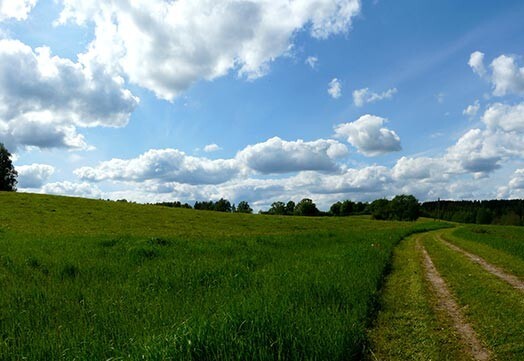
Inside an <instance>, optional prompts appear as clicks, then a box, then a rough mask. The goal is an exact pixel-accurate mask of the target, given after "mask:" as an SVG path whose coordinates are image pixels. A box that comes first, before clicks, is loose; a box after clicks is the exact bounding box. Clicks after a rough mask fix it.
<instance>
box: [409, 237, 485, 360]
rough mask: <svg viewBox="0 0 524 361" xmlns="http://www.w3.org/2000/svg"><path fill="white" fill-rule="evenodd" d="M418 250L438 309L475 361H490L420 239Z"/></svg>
mask: <svg viewBox="0 0 524 361" xmlns="http://www.w3.org/2000/svg"><path fill="white" fill-rule="evenodd" d="M417 248H419V249H420V250H421V252H422V254H423V256H424V268H425V272H426V277H427V279H428V280H429V282H430V283H431V285H432V287H433V289H434V290H435V293H436V295H437V298H438V307H439V309H441V310H442V311H444V312H446V313H447V314H448V315H449V317H450V318H451V320H452V321H453V324H454V326H455V329H456V330H457V332H458V334H459V336H460V337H461V339H462V342H463V343H464V344H465V345H466V346H467V351H468V352H469V354H470V355H471V357H472V359H473V360H479V361H480V360H489V359H490V353H489V351H488V350H487V349H486V348H485V347H484V346H482V344H481V342H480V341H479V339H478V337H477V334H476V332H475V330H473V328H472V327H471V325H470V324H469V323H467V322H466V319H465V317H464V315H462V312H461V311H460V307H459V305H458V304H457V302H456V301H455V299H454V298H453V296H452V294H451V292H450V290H449V288H448V286H447V285H446V282H445V281H444V279H443V278H442V277H441V276H440V274H439V273H438V271H437V269H436V268H435V265H434V264H433V261H432V260H431V257H430V256H429V254H428V252H427V251H426V249H425V248H424V246H422V244H421V243H420V239H418V240H417Z"/></svg>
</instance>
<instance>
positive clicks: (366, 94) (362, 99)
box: [353, 88, 397, 107]
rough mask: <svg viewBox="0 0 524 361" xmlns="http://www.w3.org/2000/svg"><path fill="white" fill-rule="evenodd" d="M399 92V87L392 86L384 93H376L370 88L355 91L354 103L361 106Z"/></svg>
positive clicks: (388, 97)
mask: <svg viewBox="0 0 524 361" xmlns="http://www.w3.org/2000/svg"><path fill="white" fill-rule="evenodd" d="M396 93H397V88H391V89H388V90H386V91H385V92H382V93H374V92H372V91H370V90H369V89H368V88H363V89H358V90H355V91H353V103H355V105H356V106H357V107H361V106H363V105H364V104H366V103H374V102H376V101H379V100H383V99H391V98H392V97H393V95H395V94H396Z"/></svg>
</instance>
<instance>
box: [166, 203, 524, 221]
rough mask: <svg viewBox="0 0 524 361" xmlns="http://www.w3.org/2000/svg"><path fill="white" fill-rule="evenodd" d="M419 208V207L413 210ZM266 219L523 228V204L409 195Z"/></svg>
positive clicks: (292, 210)
mask: <svg viewBox="0 0 524 361" xmlns="http://www.w3.org/2000/svg"><path fill="white" fill-rule="evenodd" d="M157 205H162V206H167V207H176V208H179V207H180V208H194V209H200V210H214V211H221V212H237V213H252V212H253V210H252V209H251V207H250V206H249V204H248V203H247V202H245V201H244V202H240V203H239V204H238V205H236V206H235V204H231V203H230V202H229V201H228V200H226V199H220V200H219V201H216V202H212V201H209V202H196V203H195V205H194V206H193V207H192V206H191V205H189V204H187V203H181V202H164V203H157ZM417 205H419V206H417ZM260 213H261V214H267V215H302V216H304V215H305V216H338V217H343V216H350V215H363V214H369V215H371V216H372V217H373V218H375V219H391V220H414V219H417V218H418V216H419V215H420V216H422V217H428V218H434V219H442V220H446V221H453V222H459V223H476V224H500V225H513V226H523V225H524V200H522V199H516V200H487V201H444V200H443V201H432V202H424V203H418V201H417V200H416V198H415V197H413V196H411V195H401V196H396V197H395V198H393V200H391V201H388V200H386V199H377V200H375V201H373V202H370V203H367V202H353V201H350V200H345V201H341V202H336V203H334V204H333V205H332V206H331V207H330V209H329V211H327V212H322V211H319V210H318V209H317V207H316V205H315V203H314V202H313V201H312V200H310V199H307V198H306V199H303V200H302V201H300V202H298V204H295V203H294V202H293V201H289V202H287V203H285V202H274V203H273V204H272V205H271V207H270V208H269V209H268V210H266V211H260Z"/></svg>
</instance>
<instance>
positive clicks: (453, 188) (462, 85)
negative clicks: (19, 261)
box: [0, 0, 524, 209]
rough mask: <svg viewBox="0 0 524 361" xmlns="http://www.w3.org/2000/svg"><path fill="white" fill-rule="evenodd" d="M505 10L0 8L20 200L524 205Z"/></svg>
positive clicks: (318, 2) (344, 0)
mask: <svg viewBox="0 0 524 361" xmlns="http://www.w3.org/2000/svg"><path fill="white" fill-rule="evenodd" d="M522 18H524V4H523V3H522V2H521V1H504V2H493V1H475V2H473V1H460V2H458V1H452V0H450V1H439V2H429V1H424V2H421V1H415V0H411V1H395V2H392V1H376V0H375V1H364V0H363V1H359V0H295V1H284V0H281V1H276V0H275V1H265V0H258V1H257V0H221V1H209V0H191V1H190V0H177V1H174V2H172V1H162V0H158V1H145V0H143V1H132V2H131V1H124V0H111V1H103V2H101V1H98V0H82V1H80V0H59V1H52V0H51V1H47V0H0V101H1V102H0V104H1V103H3V106H2V105H0V141H1V142H4V143H5V144H6V145H7V146H8V148H9V149H10V150H11V151H12V152H13V153H14V154H15V165H16V167H17V169H18V170H19V174H20V176H19V189H20V190H21V191H28V192H43V193H53V194H66V195H77V196H86V197H94V198H111V199H119V198H127V199H130V200H136V201H139V202H151V201H166V200H181V201H188V202H194V201H195V200H203V199H218V198H220V197H226V198H229V199H231V200H232V201H233V202H239V201H241V200H248V201H249V202H250V203H251V204H252V205H253V206H254V207H255V208H256V209H260V208H265V207H268V206H269V205H270V204H271V203H272V202H273V201H276V200H284V201H285V200H289V199H293V200H295V201H297V200H300V199H301V198H304V197H309V198H312V199H313V200H314V201H316V202H317V203H318V204H319V205H320V206H321V207H322V208H328V207H329V205H330V204H331V203H333V202H334V201H336V200H341V199H354V200H372V199H375V198H379V197H391V196H394V195H395V194H400V193H412V194H415V195H416V196H417V197H418V198H419V199H421V200H430V199H435V198H437V197H441V198H448V199H481V198H517V197H524V162H523V160H524V58H523V55H524V41H523V35H522V34H524V22H522V21H521V19H522Z"/></svg>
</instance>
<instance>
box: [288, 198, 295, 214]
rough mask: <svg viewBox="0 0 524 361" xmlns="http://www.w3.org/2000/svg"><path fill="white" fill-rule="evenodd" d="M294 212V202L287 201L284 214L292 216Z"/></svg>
mask: <svg viewBox="0 0 524 361" xmlns="http://www.w3.org/2000/svg"><path fill="white" fill-rule="evenodd" d="M293 213H295V202H293V201H289V202H287V204H286V214H287V215H289V216H292V215H293Z"/></svg>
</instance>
